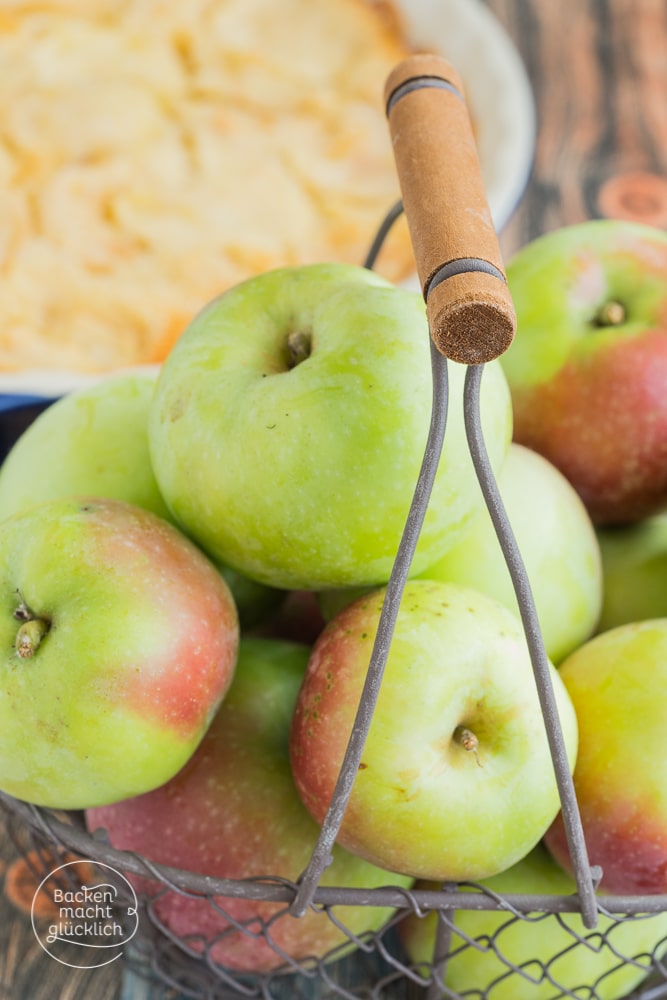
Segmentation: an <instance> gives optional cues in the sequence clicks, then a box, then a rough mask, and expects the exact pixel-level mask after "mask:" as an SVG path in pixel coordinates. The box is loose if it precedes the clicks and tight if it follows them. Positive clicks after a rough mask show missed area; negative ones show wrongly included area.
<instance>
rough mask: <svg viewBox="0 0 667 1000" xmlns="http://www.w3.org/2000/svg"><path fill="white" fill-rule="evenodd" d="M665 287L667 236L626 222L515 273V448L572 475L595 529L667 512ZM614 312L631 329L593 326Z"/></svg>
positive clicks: (536, 256) (573, 230)
mask: <svg viewBox="0 0 667 1000" xmlns="http://www.w3.org/2000/svg"><path fill="white" fill-rule="evenodd" d="M665 275H667V233H665V232H663V231H661V230H658V229H654V228H651V227H648V226H643V225H640V224H636V223H630V222H621V221H618V220H593V221H589V222H585V223H580V224H578V225H574V226H568V227H565V228H564V229H560V230H556V231H554V232H552V233H548V234H546V235H545V236H542V237H540V238H539V239H538V240H536V241H533V243H531V244H528V245H527V246H526V247H523V248H522V249H521V250H520V251H519V252H518V254H516V255H515V256H514V257H513V258H512V259H511V260H510V262H509V264H508V266H507V279H508V283H509V287H510V290H511V292H512V297H513V300H514V303H515V307H516V312H517V334H516V337H515V339H514V342H513V344H512V345H511V347H510V348H509V350H508V351H507V352H506V354H505V355H504V356H503V358H502V359H501V363H502V365H503V369H504V371H505V374H506V375H507V379H508V382H509V385H510V390H511V393H512V404H513V409H514V439H515V440H516V441H518V442H519V443H521V444H525V445H527V446H528V447H529V448H534V449H535V450H536V451H539V452H541V453H542V454H543V455H544V456H545V457H546V458H548V459H550V460H551V461H552V462H553V463H554V465H556V466H557V467H558V468H559V469H560V470H561V472H563V474H564V475H565V476H566V477H567V478H568V479H569V480H570V482H571V483H572V484H573V485H574V486H575V487H576V489H577V491H578V492H579V494H580V496H581V497H582V499H583V500H584V502H585V504H586V506H587V508H588V510H589V512H590V514H591V517H592V518H593V520H594V521H595V523H596V524H619V523H625V522H629V521H636V520H639V519H640V518H643V517H647V516H649V515H651V514H655V513H658V512H659V511H660V510H662V509H664V508H665V507H666V506H667V283H666V281H665ZM609 301H617V302H618V303H620V304H621V305H622V306H623V308H624V309H625V313H626V315H625V320H624V321H623V322H622V323H620V324H619V325H617V326H600V325H596V322H595V317H596V314H597V312H598V309H599V308H600V307H601V306H603V305H604V304H605V303H606V302H609Z"/></svg>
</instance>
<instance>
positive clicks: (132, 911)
mask: <svg viewBox="0 0 667 1000" xmlns="http://www.w3.org/2000/svg"><path fill="white" fill-rule="evenodd" d="M72 865H95V866H96V867H97V868H106V869H107V870H108V871H111V872H113V873H114V875H116V876H117V878H120V879H122V881H123V882H124V883H125V885H126V886H127V887H128V889H129V890H130V893H131V898H132V900H134V906H132V905H129V906H128V907H127V911H126V912H127V915H128V916H133V917H135V918H136V919H135V925H134V928H133V930H132V932H131V934H130V935H129V937H127V938H125V939H124V940H123V941H122V942H120V943H115V944H87V943H86V942H83V941H69V939H67V938H61V937H56V939H55V940H57V941H62V942H64V943H66V944H76V945H78V946H79V947H80V948H118V949H120V950H119V951H118V954H117V955H114V956H113V957H112V958H109V959H107V960H106V961H105V962H98V963H97V964H96V965H74V964H73V963H71V962H66V961H65V960H64V959H61V958H58V956H57V955H54V954H52V953H51V952H50V951H49V949H48V948H47V947H46V945H45V944H44V942H43V941H42V939H41V938H40V936H39V932H38V929H37V927H36V925H35V902H36V900H37V896H38V895H39V893H40V892H41V891H42V887H43V886H44V884H45V883H46V882H48V881H49V879H51V878H53V877H54V875H57V873H58V872H60V871H62V870H63V869H64V868H70V867H71V866H72ZM100 884H101V885H104V886H108V885H111V883H107V882H105V883H100ZM82 888H83V889H84V890H87V889H88V887H87V886H85V885H84V886H83V887H82ZM95 888H97V886H96V887H95ZM112 888H113V886H112ZM53 902H54V903H55V899H54V901H53ZM30 923H31V924H32V930H33V933H34V935H35V937H36V939H37V942H38V944H39V946H40V948H41V949H42V950H43V951H44V952H45V953H46V954H47V955H48V956H49V958H52V959H53V960H54V962H58V963H59V964H60V965H65V966H67V967H68V968H70V969H100V968H102V967H103V966H105V965H111V963H112V962H115V961H116V959H118V958H121V956H122V954H123V952H122V948H124V947H125V945H127V944H128V943H129V942H130V941H131V940H132V938H133V937H134V936H135V934H136V933H137V931H138V930H139V900H138V899H137V894H136V892H135V891H134V887H133V886H132V884H131V882H129V881H128V879H127V878H126V877H125V876H124V875H123V873H122V872H119V871H118V870H117V869H116V868H114V867H113V866H112V865H107V864H105V863H104V862H103V861H93V860H92V859H86V858H81V859H79V860H75V861H67V862H65V863H64V864H62V865H58V867H57V868H54V869H52V871H50V872H49V873H48V874H47V875H45V877H44V878H43V879H42V881H41V882H40V883H39V885H38V886H37V889H36V890H35V892H34V895H33V898H32V905H31V907H30ZM49 943H51V942H49Z"/></svg>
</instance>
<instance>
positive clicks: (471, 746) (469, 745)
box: [454, 726, 482, 767]
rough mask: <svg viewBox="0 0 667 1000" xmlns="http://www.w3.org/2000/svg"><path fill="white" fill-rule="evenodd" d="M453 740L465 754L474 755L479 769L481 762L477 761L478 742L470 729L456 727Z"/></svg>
mask: <svg viewBox="0 0 667 1000" xmlns="http://www.w3.org/2000/svg"><path fill="white" fill-rule="evenodd" d="M454 740H455V742H456V743H458V744H459V746H460V747H463V749H464V750H465V751H466V752H467V753H472V754H474V755H475V760H476V761H477V766H478V767H481V766H482V762H481V761H480V759H479V753H478V751H479V740H478V739H477V737H476V736H475V734H474V733H473V732H472V730H470V729H466V727H465V726H457V727H456V729H455V730H454Z"/></svg>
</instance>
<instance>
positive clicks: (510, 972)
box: [398, 845, 667, 1000]
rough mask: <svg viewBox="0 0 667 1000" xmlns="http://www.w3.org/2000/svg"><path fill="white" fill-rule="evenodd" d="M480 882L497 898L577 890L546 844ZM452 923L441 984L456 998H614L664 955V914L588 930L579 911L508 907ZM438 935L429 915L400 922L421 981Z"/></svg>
mask: <svg viewBox="0 0 667 1000" xmlns="http://www.w3.org/2000/svg"><path fill="white" fill-rule="evenodd" d="M480 885H481V886H482V887H483V888H484V889H485V890H487V891H488V892H489V893H491V894H493V895H494V896H499V897H506V896H508V895H511V894H519V895H523V894H527V895H533V894H535V895H547V896H551V895H553V896H571V895H575V894H576V892H577V886H576V884H575V883H574V881H573V880H572V879H571V878H570V877H569V876H568V875H566V874H565V873H564V872H563V871H562V869H561V868H559V866H558V865H556V863H555V862H554V861H553V859H552V858H551V857H550V856H549V854H548V852H547V851H546V850H545V848H544V846H543V845H538V846H537V847H536V848H535V849H534V850H533V851H531V852H530V853H529V854H528V855H527V856H526V857H525V858H522V860H521V861H519V862H517V864H516V865H513V866H512V867H511V868H509V869H508V870H507V871H504V872H502V873H501V874H499V875H495V876H493V877H492V878H489V879H486V880H483V881H482V882H481V883H480ZM419 888H422V889H433V890H439V889H440V888H441V886H440V885H434V884H430V883H424V884H420V885H419ZM464 891H465V888H464ZM601 904H602V906H604V898H602V899H601ZM454 925H455V927H456V928H457V929H458V930H459V931H460V934H457V933H456V931H454V933H453V935H452V940H451V944H450V947H449V949H448V954H449V958H448V960H447V965H446V970H445V976H444V982H445V985H446V986H447V988H448V989H449V990H451V991H452V993H453V994H456V995H457V996H459V995H462V996H471V997H472V996H475V997H477V996H480V997H481V996H484V997H488V1000H553V998H554V997H556V996H577V997H579V996H581V997H582V998H583V997H584V996H586V997H588V996H590V997H593V996H595V997H596V998H597V1000H619V998H620V997H625V996H627V995H628V993H629V992H630V990H632V989H634V988H635V987H636V986H638V985H639V984H640V983H641V982H642V981H643V980H644V979H645V978H646V977H647V975H648V973H649V972H650V971H651V961H650V956H651V955H652V954H653V953H654V952H657V953H658V954H662V953H663V952H664V943H663V942H664V939H665V937H666V936H667V914H665V913H659V914H655V915H653V916H650V917H649V916H645V915H641V916H638V917H632V918H627V917H626V918H624V919H622V920H619V919H614V918H612V917H607V916H605V915H604V914H601V915H600V917H599V920H598V925H597V927H596V929H595V930H593V931H590V930H587V929H586V928H585V927H584V924H583V921H582V919H581V917H580V916H579V914H578V913H559V914H554V913H546V914H543V913H539V912H536V913H532V914H529V915H526V918H524V919H522V918H515V917H514V915H513V914H512V913H511V912H508V911H507V910H505V911H504V912H503V911H500V910H493V911H491V910H477V911H475V910H458V911H457V912H456V914H455V916H454ZM436 930H437V913H436V912H435V911H433V910H430V911H429V912H427V913H426V915H425V916H423V917H419V916H417V915H416V914H414V913H410V914H409V915H408V916H407V917H406V918H405V919H404V920H402V921H401V922H400V923H399V924H398V932H399V936H400V939H401V942H402V944H403V947H404V948H405V950H406V952H407V954H408V956H409V959H410V962H411V963H412V964H413V966H414V968H415V971H421V973H422V975H424V977H426V978H428V976H429V975H430V970H431V968H432V962H433V955H434V945H435V940H436ZM471 941H474V942H475V943H474V944H472V943H471ZM420 967H421V968H420ZM561 991H562V992H561ZM448 995H449V994H448Z"/></svg>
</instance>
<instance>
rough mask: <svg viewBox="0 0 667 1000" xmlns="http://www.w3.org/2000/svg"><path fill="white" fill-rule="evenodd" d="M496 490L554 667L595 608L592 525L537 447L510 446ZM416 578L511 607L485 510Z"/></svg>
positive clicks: (597, 574)
mask: <svg viewBox="0 0 667 1000" xmlns="http://www.w3.org/2000/svg"><path fill="white" fill-rule="evenodd" d="M498 488H499V490H500V494H501V497H502V500H503V504H504V506H505V510H506V512H507V516H508V517H509V520H510V523H511V525H512V529H513V532H514V536H515V538H516V541H517V545H518V546H519V550H520V552H521V555H522V558H523V561H524V565H525V567H526V572H527V574H528V578H529V580H530V585H531V590H532V594H533V599H534V601H535V607H536V610H537V616H538V619H539V623H540V628H541V630H542V638H543V640H544V646H545V649H546V652H547V656H548V657H549V658H550V659H551V660H552V662H553V663H554V664H558V663H559V662H560V661H561V660H562V659H563V658H564V657H565V656H566V655H567V654H568V653H570V652H572V650H573V649H576V648H577V646H580V645H581V643H582V642H584V641H585V640H586V639H588V638H590V636H591V635H592V634H593V632H594V631H595V627H596V625H597V622H598V618H599V616H600V608H601V605H602V564H601V557H600V546H599V544H598V540H597V536H596V533H595V528H594V527H593V523H592V521H591V519H590V517H589V516H588V512H587V511H586V508H585V506H584V504H583V502H582V500H581V498H580V497H579V494H578V493H577V492H576V490H575V489H574V487H573V486H572V485H571V484H570V483H569V482H568V480H567V479H566V478H565V477H564V476H563V474H562V473H561V472H559V471H558V469H557V468H556V467H555V466H554V465H552V463H551V462H549V461H548V460H547V459H546V458H543V457H542V456H541V455H539V454H538V453H537V452H535V451H532V450H530V449H529V448H525V447H523V445H519V444H512V445H511V447H510V451H509V454H508V456H507V459H506V460H505V464H504V465H503V467H502V469H501V470H500V473H499V475H498ZM421 576H422V577H423V578H424V579H429V580H449V581H451V582H453V583H463V584H466V585H467V586H469V587H474V588H476V589H477V590H481V591H483V592H484V593H485V594H489V595H490V596H491V597H495V598H496V600H498V601H500V602H501V603H502V604H504V605H505V606H506V607H508V608H510V609H511V610H512V611H514V612H515V613H516V614H517V615H518V614H519V605H518V602H517V599H516V595H515V592H514V586H513V584H512V578H511V576H510V573H509V570H508V568H507V564H506V562H505V557H504V556H503V553H502V549H501V548H500V544H499V542H498V538H497V536H496V532H495V529H494V527H493V522H492V521H491V517H490V515H489V512H488V511H487V509H486V507H485V508H484V510H482V511H480V513H479V514H477V516H476V517H475V519H474V520H473V522H472V523H471V525H470V526H469V528H468V531H467V532H466V534H465V536H464V537H463V538H462V539H461V541H460V542H459V543H458V545H455V546H454V547H453V548H452V549H450V550H449V552H446V553H445V555H444V556H443V557H442V559H440V560H439V561H438V562H437V563H435V565H433V566H430V567H429V568H428V569H426V570H424V572H423V573H422V574H421Z"/></svg>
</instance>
